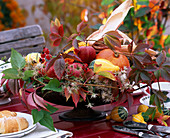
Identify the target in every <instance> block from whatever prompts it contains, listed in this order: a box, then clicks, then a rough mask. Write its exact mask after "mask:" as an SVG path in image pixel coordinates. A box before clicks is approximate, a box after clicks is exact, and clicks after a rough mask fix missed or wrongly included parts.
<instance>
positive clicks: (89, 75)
mask: <svg viewBox="0 0 170 138" xmlns="http://www.w3.org/2000/svg"><path fill="white" fill-rule="evenodd" d="M93 75H94V71H93V70H92V69H88V70H87V71H86V73H85V78H86V79H88V78H91V77H92V76H93Z"/></svg>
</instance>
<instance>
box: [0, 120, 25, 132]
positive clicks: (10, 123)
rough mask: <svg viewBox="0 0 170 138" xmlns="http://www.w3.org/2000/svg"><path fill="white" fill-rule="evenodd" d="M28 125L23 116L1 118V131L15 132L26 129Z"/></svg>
mask: <svg viewBox="0 0 170 138" xmlns="http://www.w3.org/2000/svg"><path fill="white" fill-rule="evenodd" d="M27 127H28V122H27V120H26V119H25V118H23V117H8V118H6V117H4V118H0V133H1V134H5V133H13V132H18V131H20V130H24V129H26V128H27Z"/></svg>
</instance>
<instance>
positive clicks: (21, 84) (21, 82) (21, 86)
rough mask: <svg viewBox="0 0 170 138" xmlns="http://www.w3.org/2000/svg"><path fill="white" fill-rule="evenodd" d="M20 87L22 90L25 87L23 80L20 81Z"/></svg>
mask: <svg viewBox="0 0 170 138" xmlns="http://www.w3.org/2000/svg"><path fill="white" fill-rule="evenodd" d="M19 86H20V88H23V86H24V81H23V80H21V79H19Z"/></svg>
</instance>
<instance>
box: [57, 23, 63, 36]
mask: <svg viewBox="0 0 170 138" xmlns="http://www.w3.org/2000/svg"><path fill="white" fill-rule="evenodd" d="M58 33H59V35H60V36H62V37H63V36H64V29H63V25H61V26H60V27H59V28H58Z"/></svg>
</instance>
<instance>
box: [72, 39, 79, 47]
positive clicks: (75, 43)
mask: <svg viewBox="0 0 170 138" xmlns="http://www.w3.org/2000/svg"><path fill="white" fill-rule="evenodd" d="M72 45H73V47H74V48H75V49H79V47H78V42H77V39H76V38H74V39H73V42H72Z"/></svg>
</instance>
